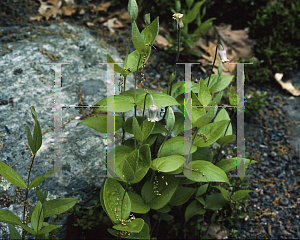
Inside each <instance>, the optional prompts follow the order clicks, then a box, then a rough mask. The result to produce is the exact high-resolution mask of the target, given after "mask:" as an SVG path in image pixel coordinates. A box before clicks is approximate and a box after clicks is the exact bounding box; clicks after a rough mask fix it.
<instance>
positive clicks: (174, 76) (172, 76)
mask: <svg viewBox="0 0 300 240" xmlns="http://www.w3.org/2000/svg"><path fill="white" fill-rule="evenodd" d="M175 78H176V71H175V72H172V74H171V75H170V79H169V83H171V82H173V81H174V80H175Z"/></svg>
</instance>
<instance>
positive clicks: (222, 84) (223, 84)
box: [209, 74, 234, 93]
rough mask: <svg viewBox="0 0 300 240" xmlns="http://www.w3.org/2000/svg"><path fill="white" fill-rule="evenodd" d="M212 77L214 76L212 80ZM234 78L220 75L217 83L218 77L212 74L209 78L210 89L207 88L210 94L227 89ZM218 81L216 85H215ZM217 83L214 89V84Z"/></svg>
mask: <svg viewBox="0 0 300 240" xmlns="http://www.w3.org/2000/svg"><path fill="white" fill-rule="evenodd" d="M213 75H216V76H215V77H214V78H213ZM233 77H234V76H227V75H221V77H220V79H219V81H218V75H217V74H212V76H211V79H210V80H212V81H211V83H210V84H209V85H210V86H212V87H209V90H210V92H211V93H216V92H220V91H222V90H224V89H225V88H227V87H228V86H229V84H230V83H231V81H232V79H233ZM217 81H218V83H217ZM216 83H217V86H216V89H215V86H214V84H216Z"/></svg>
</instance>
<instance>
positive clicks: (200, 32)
mask: <svg viewBox="0 0 300 240" xmlns="http://www.w3.org/2000/svg"><path fill="white" fill-rule="evenodd" d="M213 20H216V18H210V19H208V20H206V21H205V22H203V23H201V24H200V26H199V27H198V28H197V29H196V30H195V31H194V33H193V34H194V35H195V36H196V38H198V39H199V38H201V37H202V36H204V35H205V34H206V33H207V31H208V29H209V28H210V27H211V25H212V21H213Z"/></svg>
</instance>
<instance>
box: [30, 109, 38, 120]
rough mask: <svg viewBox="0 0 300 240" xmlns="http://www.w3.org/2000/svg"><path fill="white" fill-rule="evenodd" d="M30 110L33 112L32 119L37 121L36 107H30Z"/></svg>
mask: <svg viewBox="0 0 300 240" xmlns="http://www.w3.org/2000/svg"><path fill="white" fill-rule="evenodd" d="M30 110H31V115H32V118H33V119H34V121H37V114H36V112H35V108H34V106H31V107H30Z"/></svg>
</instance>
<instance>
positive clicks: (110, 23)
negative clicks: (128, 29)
mask: <svg viewBox="0 0 300 240" xmlns="http://www.w3.org/2000/svg"><path fill="white" fill-rule="evenodd" d="M103 26H105V27H107V28H108V29H109V31H110V32H111V33H114V32H115V30H114V28H121V27H124V26H125V24H123V23H122V22H120V21H119V20H118V19H117V18H112V19H109V20H107V22H105V23H103Z"/></svg>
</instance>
